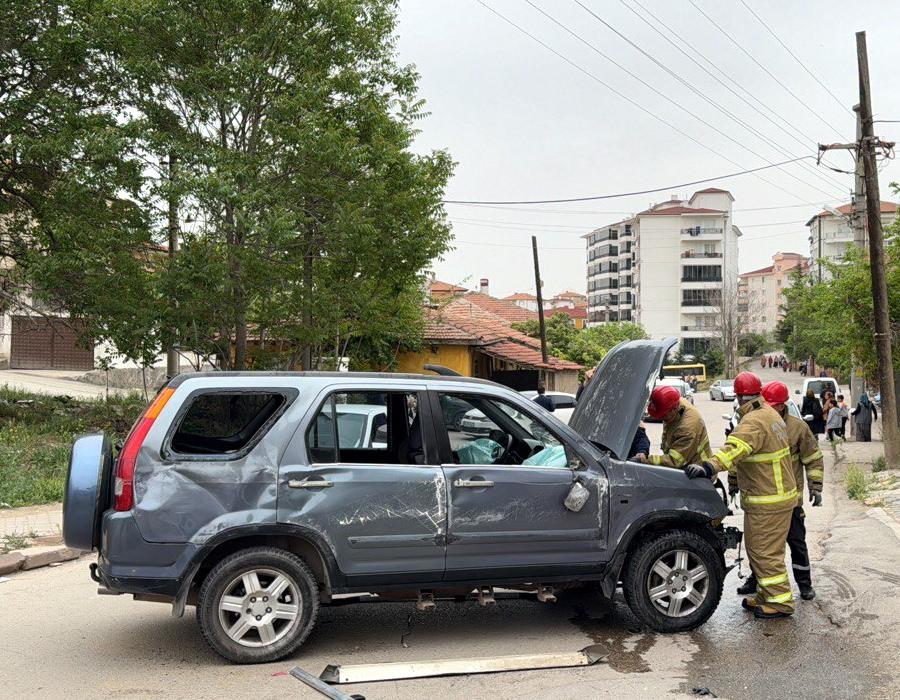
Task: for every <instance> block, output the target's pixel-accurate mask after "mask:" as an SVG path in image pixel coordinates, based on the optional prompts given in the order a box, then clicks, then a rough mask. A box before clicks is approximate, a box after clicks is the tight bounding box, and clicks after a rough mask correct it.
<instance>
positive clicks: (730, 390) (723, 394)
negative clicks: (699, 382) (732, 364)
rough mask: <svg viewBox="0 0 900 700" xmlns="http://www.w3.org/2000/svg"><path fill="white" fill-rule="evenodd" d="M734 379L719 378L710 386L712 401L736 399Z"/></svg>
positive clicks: (710, 398)
mask: <svg viewBox="0 0 900 700" xmlns="http://www.w3.org/2000/svg"><path fill="white" fill-rule="evenodd" d="M735 398H736V397H735V395H734V380H733V379H717V380H716V381H714V382H713V383H712V385H711V386H710V387H709V400H710V401H734V399H735Z"/></svg>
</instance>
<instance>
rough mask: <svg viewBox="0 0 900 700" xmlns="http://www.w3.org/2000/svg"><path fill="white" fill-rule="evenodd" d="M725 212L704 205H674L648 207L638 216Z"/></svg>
mask: <svg viewBox="0 0 900 700" xmlns="http://www.w3.org/2000/svg"><path fill="white" fill-rule="evenodd" d="M724 213H725V212H724V211H722V210H721V209H704V208H703V207H685V206H674V207H662V208H660V209H647V210H646V211H642V212H641V213H640V214H638V216H675V215H676V214H677V215H679V216H681V215H689V214H724Z"/></svg>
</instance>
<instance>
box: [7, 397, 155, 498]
mask: <svg viewBox="0 0 900 700" xmlns="http://www.w3.org/2000/svg"><path fill="white" fill-rule="evenodd" d="M144 406H145V403H144V400H143V398H142V397H140V396H139V395H131V396H128V397H111V398H110V399H109V400H107V401H104V400H75V399H70V398H68V397H65V396H39V395H35V394H28V393H25V392H21V391H14V390H10V389H7V388H0V503H4V504H8V505H10V506H13V507H16V506H27V505H36V504H39V503H52V502H55V501H59V500H61V499H62V496H63V488H64V487H65V480H66V468H67V466H68V459H69V450H70V449H71V446H72V441H73V439H74V438H75V437H76V436H77V435H79V434H81V433H89V432H95V431H103V432H105V433H107V434H108V435H109V436H110V438H111V439H112V440H113V442H117V441H121V440H123V439H124V438H125V435H126V434H127V433H128V430H129V429H130V428H131V424H132V423H133V422H134V421H135V419H136V418H137V416H138V415H139V414H140V412H141V411H142V410H143V408H144Z"/></svg>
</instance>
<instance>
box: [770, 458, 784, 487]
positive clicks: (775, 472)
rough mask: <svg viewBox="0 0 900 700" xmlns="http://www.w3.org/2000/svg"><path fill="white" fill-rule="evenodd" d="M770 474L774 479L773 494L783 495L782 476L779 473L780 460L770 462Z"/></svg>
mask: <svg viewBox="0 0 900 700" xmlns="http://www.w3.org/2000/svg"><path fill="white" fill-rule="evenodd" d="M772 474H773V475H774V477H775V493H784V475H783V474H782V473H781V460H780V459H776V460H775V461H774V462H772Z"/></svg>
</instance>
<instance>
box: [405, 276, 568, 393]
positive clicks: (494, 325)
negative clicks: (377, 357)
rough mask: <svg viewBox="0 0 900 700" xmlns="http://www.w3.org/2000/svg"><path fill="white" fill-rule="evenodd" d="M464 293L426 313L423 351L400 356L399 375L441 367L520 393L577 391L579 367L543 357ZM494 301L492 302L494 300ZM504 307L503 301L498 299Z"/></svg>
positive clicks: (493, 310) (531, 341)
mask: <svg viewBox="0 0 900 700" xmlns="http://www.w3.org/2000/svg"><path fill="white" fill-rule="evenodd" d="M483 296H487V295H479V294H474V293H473V294H466V295H462V296H457V297H453V298H451V299H450V300H449V301H447V302H446V303H443V304H440V305H435V306H428V307H426V308H425V328H424V332H423V346H422V348H421V350H418V351H404V352H401V353H400V354H399V355H398V357H397V369H398V371H401V372H423V371H425V370H424V367H425V365H426V364H435V365H443V366H445V367H449V368H450V369H452V370H454V371H456V372H459V373H460V374H462V375H463V376H467V377H480V378H482V379H490V380H492V381H495V382H498V383H500V384H505V385H507V386H510V387H512V388H514V389H517V390H525V389H534V388H535V387H536V386H537V383H538V381H543V382H544V383H545V384H546V385H547V388H548V389H554V390H556V391H569V392H574V391H575V390H576V389H577V387H578V372H579V370H580V369H582V368H581V365H579V364H577V363H575V362H569V361H568V360H563V359H560V358H558V357H553V356H549V357H548V358H547V360H546V362H545V361H544V359H543V357H542V356H541V344H540V341H539V340H537V339H535V338H532V337H531V336H528V335H525V334H524V333H521V332H519V331H517V330H515V329H514V328H513V327H512V325H511V324H512V321H509V320H508V319H507V318H504V316H503V315H501V314H498V313H496V310H497V308H500V307H493V308H492V307H491V305H490V304H486V303H485V300H484V299H482V298H479V297H483ZM491 298H492V299H493V297H491ZM495 301H498V302H502V301H504V300H502V299H495Z"/></svg>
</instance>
